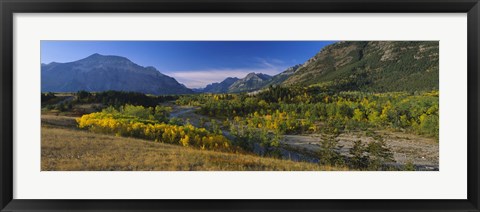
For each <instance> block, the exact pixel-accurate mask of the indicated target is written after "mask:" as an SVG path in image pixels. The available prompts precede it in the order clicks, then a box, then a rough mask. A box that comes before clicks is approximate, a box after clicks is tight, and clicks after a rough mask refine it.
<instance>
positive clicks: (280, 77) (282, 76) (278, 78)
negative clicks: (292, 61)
mask: <svg viewBox="0 0 480 212" xmlns="http://www.w3.org/2000/svg"><path fill="white" fill-rule="evenodd" d="M300 67H302V65H301V64H298V65H294V66H292V67H290V68H288V69H287V70H285V71H283V72H282V73H279V74H277V75H274V76H273V77H272V79H270V81H269V82H268V83H267V84H266V85H265V86H270V85H279V84H281V83H283V82H284V81H285V80H287V79H288V78H289V77H290V76H291V75H293V74H294V73H295V72H296V71H297V70H298V69H299V68H300Z"/></svg>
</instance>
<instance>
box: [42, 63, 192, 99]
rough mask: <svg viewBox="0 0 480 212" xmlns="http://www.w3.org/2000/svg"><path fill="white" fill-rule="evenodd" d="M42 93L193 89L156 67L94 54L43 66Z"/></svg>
mask: <svg viewBox="0 0 480 212" xmlns="http://www.w3.org/2000/svg"><path fill="white" fill-rule="evenodd" d="M41 79H42V85H41V87H42V88H41V90H42V92H49V91H52V92H77V91H80V90H85V91H90V92H95V91H107V90H118V91H134V92H141V93H146V94H154V95H162V94H190V93H193V91H192V90H191V89H189V88H187V87H185V86H184V85H182V84H180V83H179V82H177V80H175V79H174V78H172V77H169V76H167V75H164V74H162V73H160V72H159V71H158V70H157V69H155V68H154V67H143V66H139V65H137V64H135V63H133V62H132V61H130V60H129V59H127V58H125V57H119V56H105V55H100V54H93V55H91V56H89V57H87V58H84V59H81V60H78V61H74V62H69V63H55V62H52V63H49V64H42V66H41Z"/></svg>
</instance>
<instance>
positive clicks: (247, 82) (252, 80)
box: [228, 72, 272, 93]
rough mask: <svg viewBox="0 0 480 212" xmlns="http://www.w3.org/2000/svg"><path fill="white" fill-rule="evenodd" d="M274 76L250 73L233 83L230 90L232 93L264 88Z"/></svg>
mask: <svg viewBox="0 0 480 212" xmlns="http://www.w3.org/2000/svg"><path fill="white" fill-rule="evenodd" d="M271 79H272V76H270V75H267V74H262V73H253V72H252V73H249V74H248V75H247V76H246V77H244V78H242V79H240V80H237V81H236V82H235V83H233V84H232V85H231V86H230V87H229V88H228V92H230V93H238V92H246V91H254V90H258V89H260V88H262V87H263V86H265V85H266V84H267V83H268V82H269V81H270V80H271Z"/></svg>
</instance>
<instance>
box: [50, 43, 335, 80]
mask: <svg viewBox="0 0 480 212" xmlns="http://www.w3.org/2000/svg"><path fill="white" fill-rule="evenodd" d="M332 43H333V42H332V41H42V42H41V62H42V63H47V64H48V63H50V62H72V61H76V60H80V59H82V58H85V57H88V56H90V55H92V54H94V53H99V54H102V55H118V56H123V57H126V58H128V59H130V60H131V61H133V62H134V63H136V64H138V65H141V66H153V67H155V68H157V69H158V70H159V71H160V72H162V73H163V74H166V75H169V76H171V77H174V78H175V79H177V81H179V82H180V83H183V84H185V85H186V86H187V87H189V88H200V87H205V86H206V85H207V84H210V83H213V82H220V81H222V80H223V79H225V78H226V77H239V78H242V77H244V76H245V75H247V74H248V73H250V72H256V73H259V72H261V73H264V74H269V75H274V74H277V73H280V72H282V71H284V70H285V69H286V68H288V67H290V66H293V65H296V64H301V63H304V62H305V61H306V60H308V59H309V58H311V57H312V56H314V55H315V54H316V53H317V52H319V51H320V49H322V48H323V47H324V46H326V45H329V44H332Z"/></svg>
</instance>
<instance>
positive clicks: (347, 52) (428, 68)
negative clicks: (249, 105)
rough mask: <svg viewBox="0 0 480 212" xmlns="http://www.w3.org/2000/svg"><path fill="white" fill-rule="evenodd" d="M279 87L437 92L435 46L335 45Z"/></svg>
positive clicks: (412, 43) (395, 43) (417, 43)
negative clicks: (312, 86)
mask: <svg viewBox="0 0 480 212" xmlns="http://www.w3.org/2000/svg"><path fill="white" fill-rule="evenodd" d="M281 84H282V85H287V86H289V85H297V86H311V85H317V86H325V87H329V88H334V89H336V90H360V91H369V92H386V91H412V92H413V91H422V90H433V89H438V88H439V42H438V41H369V42H360V41H343V42H337V43H334V44H331V45H329V46H326V47H324V48H323V49H322V50H321V51H320V52H319V53H317V54H316V55H315V56H314V57H312V58H310V59H309V60H308V61H306V62H305V63H304V64H303V65H302V66H301V67H299V68H298V69H297V70H296V71H295V73H293V74H291V75H290V76H289V77H288V78H287V79H286V80H285V81H284V82H282V83H281Z"/></svg>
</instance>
